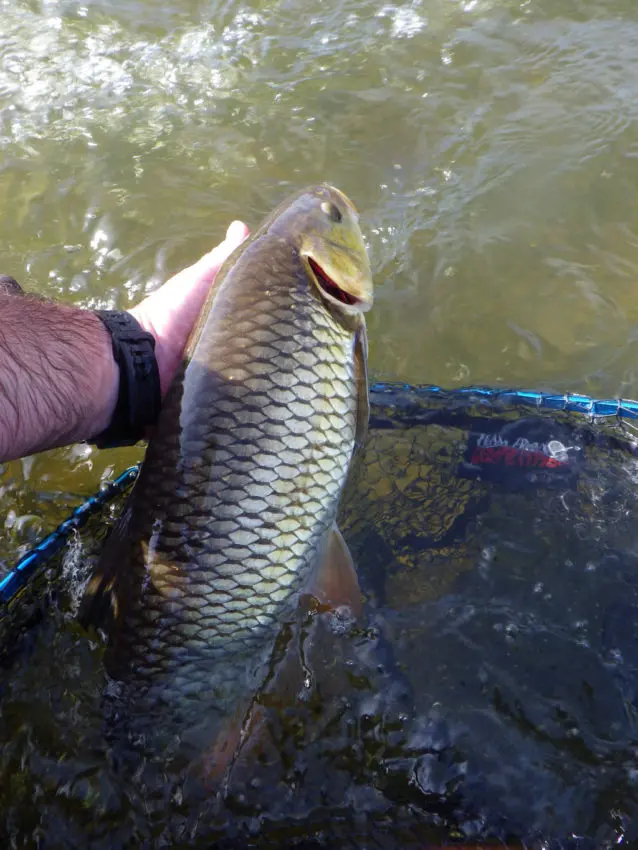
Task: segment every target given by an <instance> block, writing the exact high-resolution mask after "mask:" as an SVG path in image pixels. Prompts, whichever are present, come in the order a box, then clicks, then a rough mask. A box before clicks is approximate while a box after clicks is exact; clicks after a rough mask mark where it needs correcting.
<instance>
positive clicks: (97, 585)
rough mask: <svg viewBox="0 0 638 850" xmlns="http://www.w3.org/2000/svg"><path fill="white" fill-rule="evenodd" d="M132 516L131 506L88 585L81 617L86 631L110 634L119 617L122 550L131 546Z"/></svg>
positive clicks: (121, 519)
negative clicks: (118, 584)
mask: <svg viewBox="0 0 638 850" xmlns="http://www.w3.org/2000/svg"><path fill="white" fill-rule="evenodd" d="M131 514H132V511H131V508H130V506H126V507H125V508H124V510H123V511H122V514H121V515H120V518H119V519H118V521H117V523H116V525H115V527H114V528H113V530H112V531H111V533H110V534H109V536H108V538H107V540H106V543H105V544H104V551H103V552H102V555H101V556H100V560H99V563H98V566H97V569H96V571H95V573H94V575H93V577H92V578H91V579H90V581H89V583H88V584H87V586H86V589H85V591H84V596H83V597H82V602H81V603H80V608H79V611H78V617H77V618H78V622H79V623H80V625H81V626H82V627H83V628H85V629H89V628H91V627H93V628H95V629H104V630H105V631H106V632H107V633H109V632H110V631H111V627H112V626H113V623H114V622H115V620H116V618H117V596H116V593H115V584H116V580H117V574H118V571H119V567H120V564H121V563H122V560H123V559H122V548H123V547H124V546H125V545H126V546H128V545H129V544H128V536H129V526H130V522H131Z"/></svg>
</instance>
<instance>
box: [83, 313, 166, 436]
mask: <svg viewBox="0 0 638 850" xmlns="http://www.w3.org/2000/svg"><path fill="white" fill-rule="evenodd" d="M95 313H96V315H97V316H98V318H99V319H100V320H101V321H102V323H103V324H104V326H105V327H106V329H107V330H108V332H109V333H110V334H111V341H112V344H113V357H114V358H115V362H116V363H117V364H118V366H119V367H120V389H119V393H118V396H117V403H116V405H115V411H114V412H113V418H112V420H111V424H110V425H109V426H108V428H107V429H106V430H105V431H102V433H101V434H98V436H97V437H94V438H93V439H92V440H91V442H92V443H95V445H96V446H97V447H98V448H99V449H110V448H113V447H114V446H132V445H133V444H134V443H137V442H138V441H139V440H141V439H142V438H143V437H144V434H145V431H146V428H147V426H149V425H154V424H155V422H156V421H157V417H158V416H159V411H160V406H161V403H162V395H161V391H160V377H159V369H158V366H157V359H156V358H155V338H154V337H153V335H152V334H150V333H147V332H146V331H145V330H143V329H142V326H141V325H140V324H139V322H138V321H137V320H136V319H134V318H133V316H131V314H130V313H126V312H124V311H122V310H96V311H95Z"/></svg>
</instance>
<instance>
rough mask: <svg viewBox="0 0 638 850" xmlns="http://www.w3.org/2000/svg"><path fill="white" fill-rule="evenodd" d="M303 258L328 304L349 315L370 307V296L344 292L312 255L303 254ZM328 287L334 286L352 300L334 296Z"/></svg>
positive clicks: (363, 311)
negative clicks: (348, 300)
mask: <svg viewBox="0 0 638 850" xmlns="http://www.w3.org/2000/svg"><path fill="white" fill-rule="evenodd" d="M304 259H305V261H306V265H307V267H308V269H309V271H310V273H311V274H312V277H313V280H314V282H315V285H316V287H317V289H318V290H319V292H320V293H321V297H322V298H324V299H325V300H326V301H328V302H329V303H330V304H333V305H334V306H335V307H337V308H338V309H339V310H341V312H343V313H346V314H347V315H350V316H356V315H358V314H359V313H366V312H367V311H368V310H369V309H370V308H371V307H372V298H370V297H366V296H364V297H363V298H361V297H359V296H358V295H352V294H351V293H350V292H346V291H345V290H344V289H343V288H342V287H340V286H339V284H338V283H336V282H335V281H334V280H333V279H332V278H331V277H330V275H329V274H328V273H327V272H326V271H325V270H324V268H323V267H322V266H321V265H320V264H319V263H318V262H317V261H316V260H315V259H314V258H313V257H311V256H310V255H308V254H305V255H304ZM323 281H326V282H327V284H328V287H329V288H326V285H324V282H323ZM330 288H334V289H336V290H338V291H339V292H341V293H343V295H344V296H345V297H346V298H349V299H352V302H351V303H348V302H347V301H342V300H341V299H339V298H336V297H335V296H334V295H332V294H331V293H330Z"/></svg>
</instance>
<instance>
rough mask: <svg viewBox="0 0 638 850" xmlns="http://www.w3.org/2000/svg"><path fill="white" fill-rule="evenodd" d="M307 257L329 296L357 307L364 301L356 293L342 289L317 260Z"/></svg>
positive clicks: (320, 284) (322, 288) (341, 302)
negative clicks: (352, 293)
mask: <svg viewBox="0 0 638 850" xmlns="http://www.w3.org/2000/svg"><path fill="white" fill-rule="evenodd" d="M307 259H308V264H309V266H310V268H311V269H312V273H313V274H314V276H315V278H316V280H317V283H318V284H319V287H320V289H321V290H322V292H324V293H325V294H326V295H327V296H328V297H329V298H331V299H332V300H333V301H338V302H339V303H340V304H345V305H346V306H348V307H356V306H358V305H359V304H362V303H363V302H362V300H361V299H360V298H357V297H356V296H355V295H351V294H350V293H349V292H346V291H345V290H343V289H341V287H340V286H339V284H338V283H335V281H334V280H333V279H332V278H331V277H330V276H329V275H327V274H326V273H325V271H324V270H323V269H322V268H321V266H320V265H319V263H317V262H316V260H313V259H312V257H307Z"/></svg>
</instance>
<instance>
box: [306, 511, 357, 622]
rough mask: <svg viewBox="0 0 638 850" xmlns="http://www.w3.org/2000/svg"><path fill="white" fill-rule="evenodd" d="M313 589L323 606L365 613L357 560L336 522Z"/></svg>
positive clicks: (326, 544)
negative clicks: (356, 565) (345, 608)
mask: <svg viewBox="0 0 638 850" xmlns="http://www.w3.org/2000/svg"><path fill="white" fill-rule="evenodd" d="M309 592H310V593H311V594H312V595H313V596H314V597H315V598H316V599H317V600H318V601H319V602H320V603H321V604H322V605H327V606H329V607H330V608H339V607H341V606H342V605H347V606H349V608H350V609H351V611H352V613H353V614H354V616H355V617H358V616H359V615H360V614H361V611H362V607H363V606H362V602H361V590H360V589H359V579H358V578H357V572H356V569H355V566H354V561H353V560H352V555H351V554H350V550H349V549H348V544H347V543H346V541H345V540H344V539H343V537H342V536H341V532H340V531H339V529H338V528H337V526H336V525H333V526H332V528H331V529H330V531H329V532H328V535H327V539H326V542H325V545H324V547H323V551H322V558H321V561H320V562H319V564H318V565H317V572H316V574H315V577H314V580H313V583H312V585H311V587H310V588H309Z"/></svg>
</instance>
